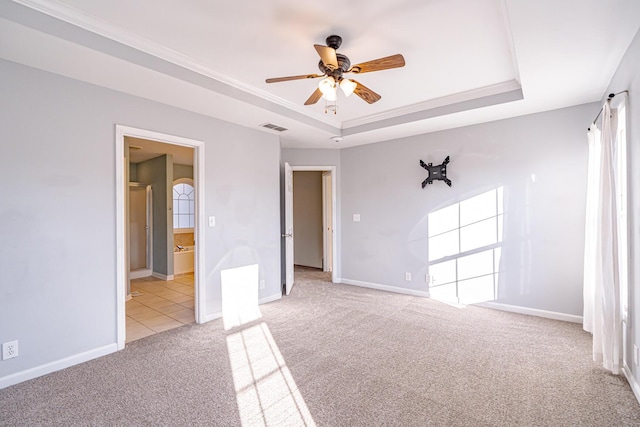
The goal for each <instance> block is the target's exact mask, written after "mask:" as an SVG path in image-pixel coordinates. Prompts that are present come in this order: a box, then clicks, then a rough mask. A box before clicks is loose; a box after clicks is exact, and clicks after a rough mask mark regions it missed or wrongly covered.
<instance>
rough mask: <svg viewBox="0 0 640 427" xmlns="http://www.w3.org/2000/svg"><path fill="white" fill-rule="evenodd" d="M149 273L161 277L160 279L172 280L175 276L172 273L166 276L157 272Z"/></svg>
mask: <svg viewBox="0 0 640 427" xmlns="http://www.w3.org/2000/svg"><path fill="white" fill-rule="evenodd" d="M151 275H152V276H153V277H156V278H158V279H162V280H173V279H174V278H175V276H174V275H173V274H169V275H168V276H167V275H165V274H162V273H158V272H155V271H154V272H153V273H151Z"/></svg>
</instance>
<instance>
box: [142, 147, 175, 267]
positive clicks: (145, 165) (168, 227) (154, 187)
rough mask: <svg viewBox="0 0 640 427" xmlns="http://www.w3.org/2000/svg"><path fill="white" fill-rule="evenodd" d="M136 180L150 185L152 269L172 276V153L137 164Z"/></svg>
mask: <svg viewBox="0 0 640 427" xmlns="http://www.w3.org/2000/svg"><path fill="white" fill-rule="evenodd" d="M137 179H138V182H141V183H143V184H151V191H152V195H153V197H152V203H151V204H152V206H153V209H152V213H153V272H154V273H160V274H162V275H164V276H171V275H173V246H174V245H173V210H172V206H173V156H172V155H171V154H165V155H163V156H159V157H155V158H153V159H150V160H147V161H144V162H140V163H138V167H137Z"/></svg>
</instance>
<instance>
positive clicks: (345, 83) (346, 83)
mask: <svg viewBox="0 0 640 427" xmlns="http://www.w3.org/2000/svg"><path fill="white" fill-rule="evenodd" d="M356 86H358V85H357V84H356V82H354V81H353V80H349V79H342V81H341V82H340V89H342V92H344V96H349V95H351V94H352V93H353V91H354V90H356Z"/></svg>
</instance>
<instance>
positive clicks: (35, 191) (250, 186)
mask: <svg viewBox="0 0 640 427" xmlns="http://www.w3.org/2000/svg"><path fill="white" fill-rule="evenodd" d="M0 75H1V76H2V78H1V79H0V93H2V96H0V122H1V123H0V141H2V142H1V143H0V180H1V181H2V182H3V183H4V185H2V186H1V187H0V199H1V200H2V201H3V202H2V203H1V204H0V236H2V242H3V244H2V245H0V325H1V326H0V342H7V341H11V340H19V348H20V356H19V357H17V358H15V359H11V360H9V361H2V362H0V384H2V382H3V381H5V380H6V378H7V377H9V376H10V375H12V374H18V373H21V372H25V371H27V370H30V369H34V370H36V371H38V372H42V370H43V369H48V367H51V366H59V365H56V363H61V362H62V361H66V362H65V363H71V364H72V363H77V360H78V358H82V357H83V355H87V354H94V353H95V352H97V351H98V350H100V349H103V348H111V347H113V346H115V345H116V342H117V340H116V268H115V266H116V214H117V213H116V206H115V201H116V188H115V185H116V176H115V164H116V162H115V125H116V124H124V125H127V126H132V127H137V128H141V129H148V130H152V131H156V132H163V133H167V134H170V135H179V136H183V137H185V138H192V139H197V140H201V141H204V142H205V145H206V150H205V151H206V159H205V176H204V183H203V185H204V186H205V197H204V199H205V200H204V204H205V205H204V206H205V210H206V212H205V214H206V215H215V216H216V226H215V227H213V228H209V227H207V228H206V229H205V242H204V243H205V247H206V253H205V255H206V258H205V264H204V265H203V266H202V268H203V273H204V274H203V277H204V278H205V283H204V284H203V289H204V290H205V291H206V298H207V300H206V305H205V307H203V309H204V311H205V313H206V314H208V315H216V314H218V313H220V312H221V308H222V306H221V289H220V286H221V284H220V277H221V271H222V270H224V269H228V268H234V267H241V266H246V265H254V264H257V265H258V267H259V275H260V279H262V280H265V288H264V289H261V290H260V291H259V298H261V299H265V298H277V297H279V295H280V283H281V282H280V235H279V231H278V228H279V224H280V206H279V203H278V196H279V159H280V147H279V142H278V138H277V137H276V136H274V135H270V134H267V133H264V132H259V131H255V130H251V129H247V128H243V127H239V126H235V125H232V124H229V123H226V122H222V121H220V120H215V119H212V118H209V117H205V116H202V115H198V114H193V113H190V112H187V111H184V110H181V109H178V108H173V107H169V106H166V105H162V104H159V103H155V102H151V101H148V100H144V99H141V98H137V97H133V96H129V95H126V94H123V93H120V92H116V91H112V90H108V89H104V88H100V87H97V86H94V85H90V84H86V83H82V82H79V81H75V80H72V79H68V78H64V77H60V76H57V75H54V74H51V73H46V72H43V71H39V70H36V69H33V68H29V67H25V66H21V65H17V64H15V63H11V62H8V61H4V60H0ZM18 187H19V191H17V188H18ZM256 286H257V284H256ZM74 361H75V362H74ZM47 364H53V365H47ZM3 379H4V380H3Z"/></svg>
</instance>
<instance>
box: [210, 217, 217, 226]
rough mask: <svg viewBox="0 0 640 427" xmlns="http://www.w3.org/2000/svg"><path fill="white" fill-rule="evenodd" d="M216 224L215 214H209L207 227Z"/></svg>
mask: <svg viewBox="0 0 640 427" xmlns="http://www.w3.org/2000/svg"><path fill="white" fill-rule="evenodd" d="M215 226H216V217H215V216H210V217H209V227H215Z"/></svg>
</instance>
